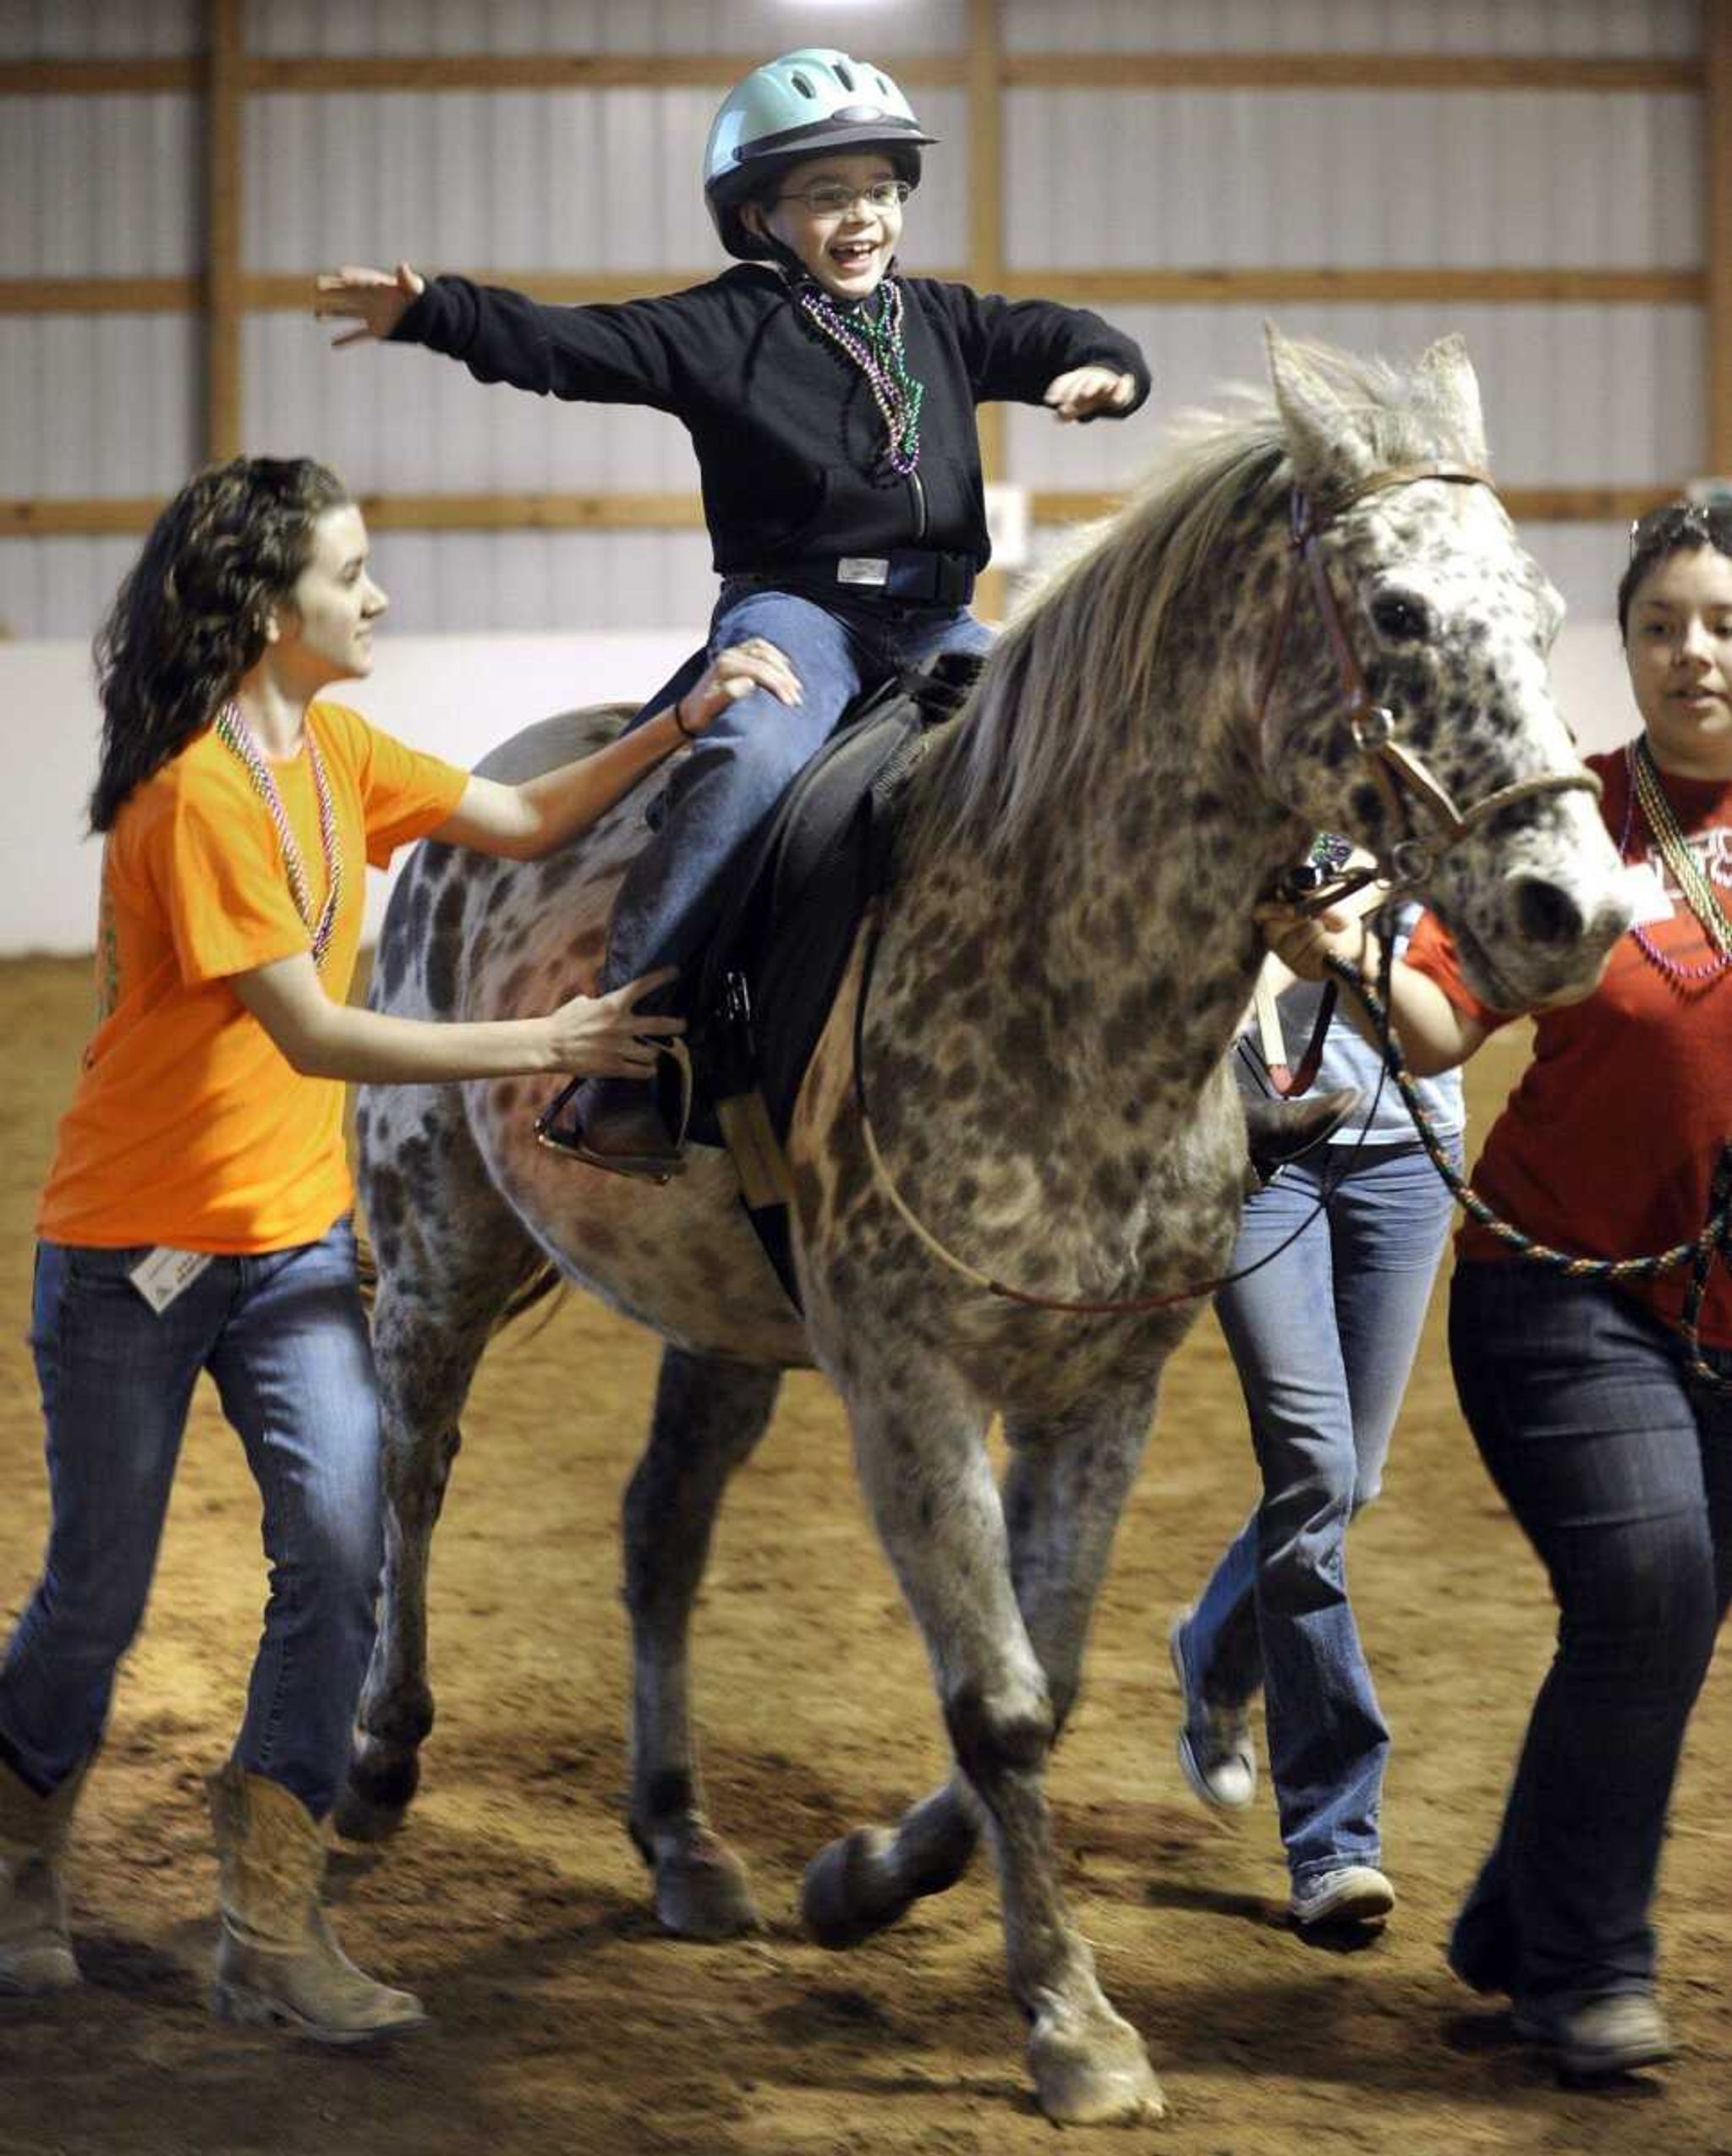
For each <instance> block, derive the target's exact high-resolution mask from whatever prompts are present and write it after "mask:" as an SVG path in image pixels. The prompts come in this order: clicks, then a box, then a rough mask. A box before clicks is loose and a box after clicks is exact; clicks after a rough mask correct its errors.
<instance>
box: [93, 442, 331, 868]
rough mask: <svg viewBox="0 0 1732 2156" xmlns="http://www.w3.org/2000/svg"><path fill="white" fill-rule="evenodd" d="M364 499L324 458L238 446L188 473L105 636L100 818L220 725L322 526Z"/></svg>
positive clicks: (101, 634)
mask: <svg viewBox="0 0 1732 2156" xmlns="http://www.w3.org/2000/svg"><path fill="white" fill-rule="evenodd" d="M351 499H352V496H350V494H349V491H348V488H347V487H346V486H344V485H343V481H342V480H340V479H338V478H337V475H336V473H335V472H332V471H328V470H326V468H325V466H324V465H323V464H315V462H314V461H313V459H312V458H310V457H292V458H281V457H236V458H233V460H232V461H231V462H230V463H228V464H212V465H211V466H209V467H208V468H207V469H206V470H204V471H202V472H200V473H199V474H198V475H196V477H195V478H193V479H190V480H188V481H187V483H186V485H185V486H184V487H182V489H181V490H180V491H179V493H178V494H177V495H176V496H175V497H174V499H173V501H172V502H170V503H169V504H168V506H167V508H166V509H164V510H163V512H162V515H161V516H159V517H158V518H157V519H156V523H155V524H153V525H152V526H151V532H150V536H149V537H148V538H147V539H146V540H145V544H144V549H143V551H142V552H141V553H140V556H139V558H138V560H137V561H136V562H134V564H133V566H132V568H131V569H130V571H129V573H128V574H127V577H126V579H125V581H124V582H123V584H122V585H121V587H120V590H118V592H117V593H116V595H115V599H114V604H113V606H112V607H111V608H110V609H109V612H108V617H107V620H106V621H105V622H104V623H103V624H102V626H101V629H100V630H99V631H98V632H97V635H96V647H95V649H96V688H97V694H98V695H99V697H100V699H101V705H102V747H101V761H100V763H99V765H98V766H97V771H96V785H95V786H94V787H92V788H91V791H90V829H91V830H92V831H107V830H109V829H110V828H111V827H112V825H113V822H114V819H115V817H116V816H117V815H118V814H119V812H120V809H121V805H122V804H123V802H124V801H125V800H126V798H127V797H128V795H129V794H130V793H132V792H133V790H134V787H139V786H141V785H142V784H143V783H144V782H145V780H146V779H147V778H149V777H150V776H151V773H152V772H153V771H160V770H161V769H162V765H164V764H166V763H167V761H168V760H169V759H170V757H172V756H173V755H174V754H177V752H178V750H179V749H181V748H182V747H183V746H184V743H186V742H187V741H189V739H190V738H191V737H192V736H193V735H194V734H195V733H196V732H198V731H199V730H200V727H206V726H208V725H209V724H210V723H211V720H212V719H213V718H214V717H215V716H216V713H217V711H218V710H220V709H221V708H222V705H223V704H224V703H225V702H226V701H227V699H228V698H229V697H230V696H231V695H233V693H234V688H235V685H236V683H238V681H239V680H240V678H241V677H242V675H243V674H244V673H245V672H247V671H248V670H249V668H250V667H255V666H256V665H257V664H258V661H259V659H260V656H261V655H262V654H263V652H264V650H265V641H266V619H267V617H268V615H269V613H270V611H271V607H272V606H274V605H277V604H278V603H280V602H281V601H282V600H283V599H285V598H287V597H288V594H289V593H290V592H291V591H292V590H293V589H294V584H295V579H297V578H298V577H299V574H300V573H301V571H302V570H303V569H304V568H305V567H306V565H307V562H308V561H309V559H310V557H311V554H312V551H313V526H314V524H315V523H316V522H317V520H318V518H320V517H321V516H322V515H323V514H324V513H325V512H326V510H327V509H335V508H340V507H342V506H343V504H344V503H345V502H348V501H349V500H351Z"/></svg>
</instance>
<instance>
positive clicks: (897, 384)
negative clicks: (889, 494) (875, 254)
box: [799, 277, 926, 479]
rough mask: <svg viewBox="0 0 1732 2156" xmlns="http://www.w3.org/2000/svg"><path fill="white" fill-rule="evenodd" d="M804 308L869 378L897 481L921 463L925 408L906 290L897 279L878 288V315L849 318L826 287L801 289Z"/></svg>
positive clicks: (864, 313)
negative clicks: (909, 341)
mask: <svg viewBox="0 0 1732 2156" xmlns="http://www.w3.org/2000/svg"><path fill="white" fill-rule="evenodd" d="M799 298H800V305H801V307H802V308H803V310H804V311H805V313H806V315H807V317H808V320H809V321H811V323H812V324H813V326H814V328H815V329H817V330H818V331H819V333H820V334H821V335H823V336H825V337H828V338H829V339H830V343H832V344H834V345H836V346H837V347H838V348H840V349H841V351H843V352H845V353H847V356H848V357H849V359H852V361H853V363H854V365H856V366H857V367H858V369H859V370H860V371H861V373H862V374H863V375H864V376H865V377H866V382H867V387H869V389H870V390H871V392H872V401H873V403H875V404H876V405H877V407H878V409H879V412H880V415H881V417H882V418H883V420H884V427H885V433H886V434H887V435H888V436H889V437H890V446H889V447H888V449H887V450H886V452H885V458H886V461H887V462H888V464H889V465H890V468H891V470H892V471H893V472H894V473H895V474H896V476H897V478H898V479H907V477H908V475H910V473H912V472H913V469H914V467H915V466H916V465H917V464H918V463H919V461H920V407H921V405H922V403H924V401H925V397H926V385H925V384H924V382H921V381H916V380H915V379H914V376H913V375H912V374H911V373H910V372H909V371H908V359H907V354H906V352H904V350H903V349H902V287H901V286H900V285H899V284H898V283H896V279H895V278H894V277H887V278H886V279H885V282H884V283H882V284H881V285H880V287H879V288H878V312H877V313H876V315H874V314H872V313H871V312H869V309H868V307H866V306H862V307H860V308H858V309H857V310H855V311H854V313H853V314H852V315H844V314H843V313H842V311H841V309H840V308H839V307H838V306H837V305H836V302H835V300H833V299H831V298H830V294H828V293H827V292H826V291H825V290H824V288H823V287H822V286H821V285H818V284H813V283H806V284H803V285H802V286H801V288H800V294H799Z"/></svg>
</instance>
